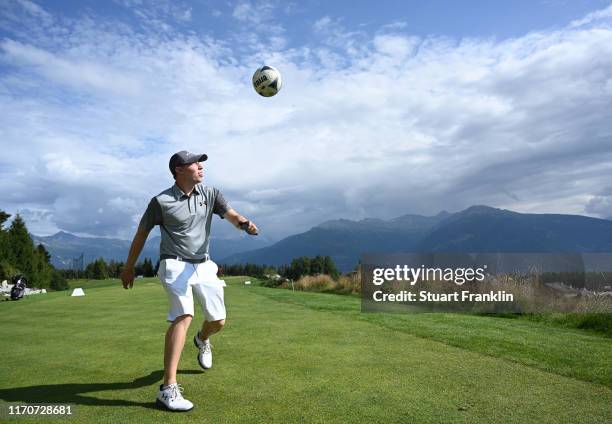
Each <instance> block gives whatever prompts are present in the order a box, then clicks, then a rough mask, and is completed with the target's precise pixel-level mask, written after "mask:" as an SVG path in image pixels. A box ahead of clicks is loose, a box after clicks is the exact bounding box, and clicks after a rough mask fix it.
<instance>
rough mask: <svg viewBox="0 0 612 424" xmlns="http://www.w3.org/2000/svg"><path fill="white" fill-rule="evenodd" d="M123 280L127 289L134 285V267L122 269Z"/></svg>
mask: <svg viewBox="0 0 612 424" xmlns="http://www.w3.org/2000/svg"><path fill="white" fill-rule="evenodd" d="M121 282H122V283H123V288H124V289H126V290H127V289H131V288H132V287H134V268H133V267H129V268H128V267H125V268H123V271H121Z"/></svg>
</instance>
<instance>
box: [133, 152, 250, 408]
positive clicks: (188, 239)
mask: <svg viewBox="0 0 612 424" xmlns="http://www.w3.org/2000/svg"><path fill="white" fill-rule="evenodd" d="M206 159H208V156H207V155H205V154H193V153H190V152H187V151H180V152H178V153H175V154H174V155H172V157H171V158H170V164H169V166H170V172H172V175H173V177H174V179H175V181H176V182H175V184H174V185H173V186H172V187H170V188H169V189H167V190H164V191H162V192H161V193H160V194H158V195H157V196H155V197H153V198H152V199H151V201H150V202H149V206H148V207H147V210H146V211H145V213H144V215H143V216H142V219H141V220H140V224H139V226H138V230H137V231H136V235H135V236H134V240H133V241H132V246H131V247H130V252H129V254H128V258H127V261H126V263H125V268H124V269H123V272H122V274H121V280H122V282H123V287H124V288H125V289H127V288H132V287H133V285H134V264H135V263H136V260H137V259H138V255H139V254H140V252H141V251H142V248H143V246H144V244H145V241H146V240H147V236H148V235H149V232H150V231H151V229H152V228H153V227H154V226H155V225H159V226H160V229H161V243H160V265H159V271H158V275H159V278H160V280H161V282H162V285H163V287H164V289H165V290H166V293H167V294H168V299H169V301H170V312H169V313H168V318H167V319H168V321H169V322H171V324H170V327H169V328H168V331H167V332H166V341H165V347H164V382H163V384H162V385H161V386H160V388H159V391H158V393H157V403H158V404H161V405H163V406H165V407H166V408H167V409H169V410H172V411H188V410H190V409H192V408H193V404H192V403H191V402H190V401H188V400H186V399H184V398H183V396H182V394H181V390H182V388H181V387H180V386H179V385H178V384H177V381H176V372H177V368H178V363H179V359H180V356H181V352H182V350H183V346H184V345H185V337H186V335H187V330H188V328H189V325H190V324H191V320H192V319H193V315H194V304H193V296H194V295H195V297H197V298H198V301H199V303H200V305H201V307H202V312H203V314H204V322H203V323H202V328H201V330H200V331H199V332H198V334H197V335H196V336H195V337H194V343H195V345H196V347H197V348H198V349H199V353H198V362H199V363H200V366H201V367H202V368H204V369H208V368H211V367H212V352H211V345H210V341H209V337H210V336H211V335H212V334H214V333H216V332H218V331H220V330H221V328H223V325H224V324H225V318H226V313H225V303H224V299H223V287H224V286H225V283H224V282H223V281H222V280H219V278H217V269H218V268H217V265H216V264H215V263H214V262H213V261H211V260H210V257H209V255H208V245H209V241H210V226H211V222H212V214H213V213H215V214H217V215H219V216H220V217H221V218H225V219H227V220H228V221H229V222H231V223H232V224H234V225H235V226H236V227H238V228H241V229H242V230H244V231H246V232H247V233H249V234H252V235H255V234H257V231H258V229H257V226H255V224H254V223H252V222H251V221H249V220H248V219H246V218H245V217H244V216H242V215H240V214H238V213H237V212H236V211H235V210H234V209H232V208H231V207H230V206H229V205H228V204H227V202H226V201H225V199H224V198H223V195H222V194H221V192H219V190H217V189H216V188H213V187H207V186H203V185H202V184H200V183H201V182H202V180H203V179H204V172H203V166H202V162H204V161H205V160H206Z"/></svg>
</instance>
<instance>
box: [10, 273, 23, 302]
mask: <svg viewBox="0 0 612 424" xmlns="http://www.w3.org/2000/svg"><path fill="white" fill-rule="evenodd" d="M26 284H27V280H26V279H25V277H24V276H23V275H17V276H15V277H13V288H12V289H11V300H19V299H21V298H22V297H23V295H24V294H25V289H26Z"/></svg>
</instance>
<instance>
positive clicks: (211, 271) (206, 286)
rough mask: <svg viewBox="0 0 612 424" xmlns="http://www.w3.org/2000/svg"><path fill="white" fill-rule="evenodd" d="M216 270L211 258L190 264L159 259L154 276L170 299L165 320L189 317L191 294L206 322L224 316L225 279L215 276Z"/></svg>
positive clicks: (192, 309)
mask: <svg viewBox="0 0 612 424" xmlns="http://www.w3.org/2000/svg"><path fill="white" fill-rule="evenodd" d="M218 269H219V268H218V267H217V264H216V263H214V262H213V261H211V260H208V261H206V262H203V263H200V264H192V263H189V262H183V261H179V260H176V259H162V261H161V262H160V263H159V271H158V273H157V275H158V276H159V279H160V280H161V283H162V286H164V289H165V290H166V293H168V300H169V301H170V312H168V318H167V320H168V321H170V322H172V321H174V320H175V319H176V318H178V317H180V316H181V315H191V316H192V317H193V312H194V308H193V297H194V295H195V297H196V298H197V299H198V302H199V303H200V305H201V307H202V313H203V314H204V318H205V319H206V321H218V320H220V319H225V316H226V312H225V302H224V300H223V287H225V281H223V280H220V279H219V278H218V277H217V270H218Z"/></svg>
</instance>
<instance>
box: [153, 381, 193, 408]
mask: <svg viewBox="0 0 612 424" xmlns="http://www.w3.org/2000/svg"><path fill="white" fill-rule="evenodd" d="M182 391H183V388H182V387H181V386H179V385H178V384H177V383H174V384H170V385H168V386H166V387H164V385H163V384H162V385H160V386H159V391H158V392H157V400H156V401H155V403H156V404H157V405H158V406H163V407H164V408H166V409H169V410H170V411H175V412H178V411H189V410H191V409H193V403H191V402H189V401H188V400H187V399H185V398H184V397H183V394H182V393H181V392H182Z"/></svg>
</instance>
